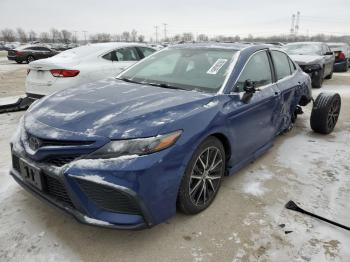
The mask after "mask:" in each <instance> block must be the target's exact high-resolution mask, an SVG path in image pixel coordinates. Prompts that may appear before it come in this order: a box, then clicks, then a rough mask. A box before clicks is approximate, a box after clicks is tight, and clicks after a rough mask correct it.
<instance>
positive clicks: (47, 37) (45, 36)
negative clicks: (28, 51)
mask: <svg viewBox="0 0 350 262" xmlns="http://www.w3.org/2000/svg"><path fill="white" fill-rule="evenodd" d="M39 38H40V41H41V42H43V43H48V42H50V34H49V33H48V32H42V33H40V36H39Z"/></svg>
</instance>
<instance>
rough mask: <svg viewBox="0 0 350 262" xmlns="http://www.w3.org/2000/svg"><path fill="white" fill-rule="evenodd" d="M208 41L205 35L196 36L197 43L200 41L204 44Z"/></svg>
mask: <svg viewBox="0 0 350 262" xmlns="http://www.w3.org/2000/svg"><path fill="white" fill-rule="evenodd" d="M208 40H209V37H208V36H207V35H205V34H199V35H198V36H197V41H200V42H206V41H208Z"/></svg>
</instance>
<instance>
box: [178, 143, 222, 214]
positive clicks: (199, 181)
mask: <svg viewBox="0 0 350 262" xmlns="http://www.w3.org/2000/svg"><path fill="white" fill-rule="evenodd" d="M225 159H226V158H225V150H224V147H223V145H222V143H221V142H220V141H219V140H218V139H217V138H215V137H208V138H207V139H206V140H205V141H204V142H202V143H201V144H200V145H199V147H198V148H197V149H196V151H195V152H194V154H193V156H192V158H191V160H190V162H189V164H188V166H187V168H186V171H185V174H184V176H183V178H182V181H181V185H180V189H179V193H178V199H177V205H178V207H179V209H180V210H181V211H182V212H184V213H185V214H197V213H199V212H201V211H203V210H204V209H206V208H207V207H208V206H209V205H210V204H211V203H212V202H213V200H214V198H215V196H216V194H217V192H218V190H219V188H220V184H221V179H222V177H223V176H224V173H225V164H226V161H225Z"/></svg>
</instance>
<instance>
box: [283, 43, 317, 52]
mask: <svg viewBox="0 0 350 262" xmlns="http://www.w3.org/2000/svg"><path fill="white" fill-rule="evenodd" d="M282 49H284V50H285V51H286V53H287V54H289V55H321V54H322V48H321V46H320V45H318V44H304V43H302V44H287V45H285V46H283V48H282Z"/></svg>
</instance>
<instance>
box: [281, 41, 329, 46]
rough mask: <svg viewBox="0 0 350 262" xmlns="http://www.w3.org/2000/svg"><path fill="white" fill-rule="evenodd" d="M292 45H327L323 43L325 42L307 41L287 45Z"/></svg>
mask: <svg viewBox="0 0 350 262" xmlns="http://www.w3.org/2000/svg"><path fill="white" fill-rule="evenodd" d="M292 44H307V45H322V44H325V43H323V42H312V41H305V42H292V43H287V44H286V45H292Z"/></svg>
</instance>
